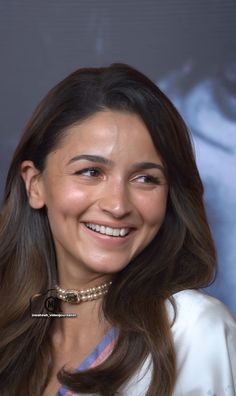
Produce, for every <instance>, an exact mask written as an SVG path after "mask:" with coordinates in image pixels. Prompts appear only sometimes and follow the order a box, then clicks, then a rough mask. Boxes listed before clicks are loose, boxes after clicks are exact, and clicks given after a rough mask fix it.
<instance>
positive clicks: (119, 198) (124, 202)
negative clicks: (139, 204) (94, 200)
mask: <svg viewBox="0 0 236 396" xmlns="http://www.w3.org/2000/svg"><path fill="white" fill-rule="evenodd" d="M99 207H100V209H101V210H102V211H103V212H106V213H107V214H109V215H110V216H112V217H114V218H124V217H126V216H127V215H129V214H130V213H131V210H132V204H131V200H130V194H129V191H128V186H126V185H125V183H124V182H123V181H122V180H120V181H114V180H112V181H110V182H106V186H104V189H103V191H102V196H101V197H100V199H99Z"/></svg>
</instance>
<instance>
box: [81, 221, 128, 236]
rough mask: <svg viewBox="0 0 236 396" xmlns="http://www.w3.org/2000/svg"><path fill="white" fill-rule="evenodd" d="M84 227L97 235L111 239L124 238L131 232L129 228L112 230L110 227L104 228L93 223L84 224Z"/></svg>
mask: <svg viewBox="0 0 236 396" xmlns="http://www.w3.org/2000/svg"><path fill="white" fill-rule="evenodd" d="M85 226H86V227H87V228H89V229H90V230H92V231H94V232H97V233H98V234H102V235H107V236H112V237H122V238H124V237H126V236H127V235H128V234H129V232H130V231H131V228H112V227H106V226H103V225H99V224H93V223H85Z"/></svg>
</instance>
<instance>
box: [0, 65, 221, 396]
mask: <svg viewBox="0 0 236 396" xmlns="http://www.w3.org/2000/svg"><path fill="white" fill-rule="evenodd" d="M106 109H110V110H118V111H123V112H129V113H133V114H138V115H139V116H140V117H141V119H142V120H143V122H144V124H145V125H146V127H147V129H148V131H149V133H150V135H151V137H152V140H153V143H154V145H155V147H156V149H157V151H158V153H159V154H160V156H161V158H162V160H163V163H164V166H165V171H166V175H167V180H168V185H169V195H168V203H167V213H166V217H165V220H164V223H163V225H162V226H161V228H160V230H159V232H158V234H157V235H156V237H155V238H154V239H153V240H152V242H151V243H150V244H149V245H148V246H147V247H146V248H145V249H144V251H142V252H141V253H140V254H139V255H138V256H137V257H136V258H135V259H133V260H132V261H131V262H130V263H129V264H128V265H127V266H126V268H124V269H123V270H122V271H120V272H119V273H117V274H116V277H115V279H114V282H113V286H112V287H111V288H110V290H109V292H108V294H107V296H105V297H104V300H103V304H102V310H103V313H104V316H105V318H106V319H107V321H108V322H109V323H110V324H112V325H113V326H115V327H116V328H117V329H118V330H119V332H118V333H119V335H118V339H117V342H116V345H115V347H114V350H113V352H112V354H111V355H110V356H109V357H108V358H107V359H106V360H105V361H104V362H103V363H102V364H100V365H99V366H97V367H94V368H92V369H89V370H86V371H83V372H79V373H78V372H77V373H70V372H66V371H65V370H63V369H62V370H61V371H60V372H59V373H58V378H59V380H60V382H61V383H63V384H65V385H66V386H67V387H68V388H69V389H71V390H72V391H75V392H79V393H98V394H100V395H102V396H114V395H115V394H117V392H118V391H119V389H120V388H121V387H122V385H123V384H125V383H126V382H127V381H128V380H129V379H130V378H131V377H132V375H133V374H134V373H135V371H136V370H137V369H138V368H139V366H140V365H141V364H142V363H143V362H144V361H145V359H146V358H147V357H148V356H151V359H152V364H153V371H152V380H151V382H150V386H149V389H148V390H147V393H146V396H156V394H157V392H158V395H159V396H170V395H171V394H172V391H173V388H174V384H175V379H176V365H175V349H174V345H173V340H172V335H171V324H170V323H169V318H168V315H167V311H166V305H165V303H166V300H167V299H171V296H172V295H173V293H175V292H178V291H180V290H183V289H190V288H191V289H197V288H201V287H205V286H207V285H208V284H209V283H210V282H211V281H212V280H213V278H214V273H215V249H214V244H213V241H212V237H211V233H210V230H209V226H208V223H207V219H206V214H205V210H204V205H203V199H202V197H203V187H202V183H201V180H200V177H199V173H198V170H197V167H196V163H195V159H194V154H193V150H192V146H191V140H190V137H189V133H188V131H187V128H186V125H185V123H184V121H183V120H182V118H181V116H180V115H179V113H178V112H177V110H176V109H175V107H174V106H173V104H172V103H171V102H170V100H169V99H168V98H167V97H166V96H165V95H164V93H163V92H162V91H161V90H160V89H159V88H158V87H157V86H156V85H155V84H154V83H153V82H152V81H150V80H149V79H148V78H147V77H146V76H144V75H143V74H142V73H140V72H139V71H137V70H135V69H133V68H132V67H130V66H128V65H125V64H113V65H111V66H109V67H104V68H84V69H79V70H77V71H75V72H74V73H72V74H71V75H69V76H68V77H67V78H65V79H64V80H63V81H62V82H60V83H59V84H58V85H56V87H55V88H53V89H52V90H51V91H50V92H49V93H48V95H47V96H46V97H45V98H44V99H43V100H42V102H41V103H40V104H39V106H38V107H37V108H36V110H35V112H34V114H33V116H32V118H31V120H30V121H29V123H28V125H27V127H26V130H25V132H24V134H23V136H22V138H21V141H20V143H19V145H18V147H17V149H16V151H15V154H14V157H13V160H12V163H11V166H10V169H9V173H8V176H7V181H6V188H5V196H4V202H3V207H2V211H1V217H0V276H1V287H0V388H1V395H3V396H12V395H15V394H17V395H18V396H32V395H34V396H40V395H41V394H42V392H43V389H44V388H45V386H46V384H47V381H48V377H49V372H50V367H51V364H52V361H51V347H50V334H51V333H50V330H51V326H52V321H53V319H46V320H37V319H34V318H31V317H30V316H29V300H30V297H31V296H32V295H34V294H35V293H37V292H40V291H41V292H43V291H44V290H46V289H50V288H52V287H53V286H54V285H53V282H54V281H55V280H56V279H57V262H56V254H55V248H54V243H53V238H52V235H51V231H50V225H49V222H48V218H47V214H46V210H45V209H44V208H43V209H38V210H36V209H32V208H31V207H30V205H29V203H28V198H27V194H26V189H25V185H24V183H23V180H22V178H21V174H20V167H21V163H22V161H24V160H31V161H33V163H34V165H35V166H36V168H37V169H38V170H39V171H43V169H44V167H45V162H46V158H47V155H48V154H49V153H50V152H51V151H52V150H54V149H55V147H57V146H58V145H59V144H63V140H62V139H63V137H64V136H65V135H66V133H67V128H68V127H70V126H72V125H73V124H75V123H79V122H82V121H83V120H85V119H87V118H88V117H89V116H91V115H93V114H95V113H96V112H99V111H103V110H106ZM39 373H40V374H39Z"/></svg>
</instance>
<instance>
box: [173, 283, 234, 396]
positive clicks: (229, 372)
mask: <svg viewBox="0 0 236 396" xmlns="http://www.w3.org/2000/svg"><path fill="white" fill-rule="evenodd" d="M176 303H177V318H176V322H175V324H174V326H173V329H172V331H173V337H174V343H175V347H176V353H177V368H178V373H177V382H176V387H175V391H174V393H173V396H236V322H235V320H234V319H233V317H232V316H231V314H230V313H229V312H228V310H227V309H226V307H225V306H224V305H223V304H222V303H221V302H220V301H218V300H216V299H214V298H212V297H209V296H206V295H204V294H202V293H199V292H196V291H184V292H180V293H177V294H176Z"/></svg>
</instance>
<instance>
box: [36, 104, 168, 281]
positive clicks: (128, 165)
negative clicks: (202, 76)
mask: <svg viewBox="0 0 236 396" xmlns="http://www.w3.org/2000/svg"><path fill="white" fill-rule="evenodd" d="M39 190H40V194H41V199H42V204H43V205H46V207H47V212H48V218H49V223H50V226H51V230H52V234H53V238H54V242H55V247H56V252H57V258H58V263H59V268H64V271H65V270H66V268H68V269H69V268H70V266H72V267H73V268H74V269H76V270H77V271H81V274H82V272H83V274H86V273H88V274H89V273H90V274H91V273H93V274H94V273H97V274H113V273H116V272H118V271H120V270H121V269H122V268H124V267H125V266H126V265H127V264H128V263H129V262H130V261H131V260H132V259H133V258H134V257H135V256H137V255H138V254H139V253H140V252H141V251H142V250H143V249H144V248H145V247H146V246H147V245H148V244H149V243H150V241H151V240H152V239H153V238H154V236H155V235H156V234H157V232H158V230H159V228H160V226H161V224H162V222H163V220H164V217H165V212H166V202H167V194H168V188H167V183H166V179H165V176H164V173H163V164H162V161H161V158H160V156H159V155H158V153H157V152H156V149H155V147H154V145H153V143H152V140H151V137H150V135H149V132H148V130H147V128H146V126H145V125H144V123H143V121H142V120H141V119H140V118H139V117H138V116H137V115H135V114H130V113H124V112H118V111H103V112H99V113H96V114H95V115H93V116H92V117H90V118H88V119H87V120H85V121H83V122H82V123H81V124H79V125H75V126H72V127H70V128H69V129H68V133H67V135H66V137H65V138H64V139H63V141H62V143H61V145H60V147H58V148H57V149H56V150H55V151H53V152H52V153H51V154H49V156H48V158H47V162H46V167H45V170H44V171H43V173H42V174H41V176H40V179H39Z"/></svg>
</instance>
